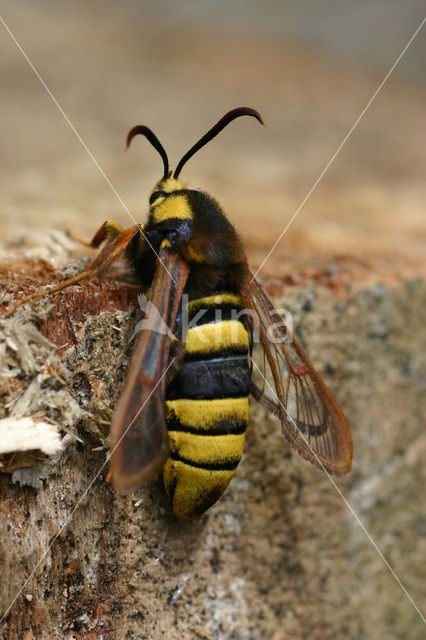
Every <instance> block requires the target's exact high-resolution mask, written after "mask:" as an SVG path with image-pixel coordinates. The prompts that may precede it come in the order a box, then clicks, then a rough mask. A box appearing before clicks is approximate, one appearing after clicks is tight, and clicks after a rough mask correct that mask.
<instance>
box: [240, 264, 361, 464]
mask: <svg viewBox="0 0 426 640" xmlns="http://www.w3.org/2000/svg"><path fill="white" fill-rule="evenodd" d="M242 297H243V300H244V302H245V305H246V308H247V309H248V310H250V320H249V322H250V324H251V328H252V330H253V331H254V332H257V333H258V335H259V339H260V343H261V346H262V348H263V351H264V354H265V358H266V361H267V363H268V365H269V368H270V373H271V376H272V384H271V383H269V382H268V380H267V377H265V375H264V372H263V371H262V369H261V368H259V367H258V366H257V365H256V363H255V362H254V361H252V366H253V374H257V375H254V376H253V378H257V379H258V380H259V379H260V380H261V382H260V384H258V383H256V382H253V385H252V394H253V396H254V397H255V398H256V399H257V400H259V402H261V403H262V404H263V405H264V406H265V407H266V408H267V409H268V410H269V411H271V412H272V413H274V414H275V415H277V416H279V418H280V420H281V424H282V427H283V432H284V435H285V436H286V438H287V440H288V441H289V442H290V444H291V445H292V446H293V447H294V448H295V449H296V450H297V451H298V452H299V453H300V454H301V455H302V456H303V457H304V458H306V459H307V460H309V461H310V462H312V463H313V464H316V465H317V466H320V467H324V468H325V469H326V470H327V471H328V472H329V473H333V474H336V475H343V474H345V473H347V472H348V471H349V470H350V468H351V462H352V438H351V435H350V432H349V427H348V424H347V422H346V419H345V417H344V415H343V413H342V410H341V409H340V407H339V406H338V404H337V402H336V400H335V399H334V398H333V396H332V395H331V393H330V391H329V390H328V389H327V387H326V386H325V384H324V382H323V381H322V379H321V378H320V376H319V374H318V373H317V372H316V371H315V369H314V367H313V366H312V364H311V363H310V362H309V360H308V358H307V356H306V355H305V353H304V352H303V350H302V348H301V347H300V345H299V344H298V343H297V342H296V340H294V338H293V337H292V336H291V335H290V334H289V332H288V331H287V327H286V325H285V324H284V322H283V319H282V317H281V316H280V314H279V313H278V312H277V311H276V309H275V308H274V307H273V305H272V303H271V302H270V300H269V299H268V297H267V295H266V293H265V292H264V291H263V289H262V287H261V286H260V285H259V283H258V282H257V281H256V280H255V279H254V278H252V276H251V274H249V277H248V279H247V281H246V283H245V284H244V286H243V290H242Z"/></svg>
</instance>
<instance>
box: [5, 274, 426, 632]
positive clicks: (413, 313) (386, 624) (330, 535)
mask: <svg viewBox="0 0 426 640" xmlns="http://www.w3.org/2000/svg"><path fill="white" fill-rule="evenodd" d="M80 268H81V265H80ZM333 273H334V274H335V276H334V281H333V282H334V284H333V285H332V283H331V281H330V280H329V279H328V280H327V279H324V278H323V277H322V276H321V274H320V273H319V271H318V270H316V268H315V265H312V269H311V273H310V276H309V277H307V276H306V270H305V272H304V274H303V276H302V275H301V274H300V273H299V274H298V277H296V278H295V281H297V283H298V284H297V285H296V286H295V285H294V284H293V285H289V284H288V279H287V285H284V284H283V282H284V281H285V278H283V279H281V280H280V281H276V280H275V281H274V282H272V281H266V282H265V283H264V284H265V286H266V287H267V289H268V290H269V292H270V293H271V294H275V298H276V300H275V301H276V303H277V306H279V307H280V308H282V303H284V306H285V308H286V309H288V310H289V311H290V312H291V314H292V317H293V320H294V328H295V331H296V335H297V337H298V338H299V340H300V341H301V342H302V345H303V346H304V347H305V348H306V350H307V352H308V354H309V356H310V358H311V359H312V361H313V362H314V364H315V365H316V367H317V369H318V370H319V372H320V373H321V374H322V375H323V376H324V378H325V380H326V382H327V383H328V385H329V386H330V388H331V390H332V391H333V393H334V394H335V395H336V397H337V399H338V401H339V402H340V403H341V406H342V408H343V410H344V412H345V414H346V416H347V418H348V421H349V423H350V426H351V428H352V433H353V437H354V467H353V471H352V473H351V475H350V476H349V477H348V478H346V479H344V480H339V481H337V482H336V484H334V480H332V479H330V478H328V477H327V476H326V475H325V474H324V473H323V472H322V471H321V470H318V469H315V468H312V467H311V466H310V465H308V464H307V463H306V462H304V461H303V460H302V459H300V458H298V456H297V455H296V454H295V453H294V452H293V451H291V450H290V449H289V447H288V446H287V443H286V441H285V439H284V438H283V437H282V435H281V433H280V427H279V424H278V422H277V421H276V420H275V419H273V418H271V417H270V416H269V415H268V414H266V412H265V410H264V409H263V408H261V407H259V406H256V404H255V403H253V405H252V407H251V419H250V425H249V429H248V434H247V445H246V451H245V455H244V457H243V460H242V462H241V464H240V467H239V469H238V471H237V474H236V477H235V478H234V480H233V481H232V483H231V485H230V487H229V489H228V491H227V492H226V494H225V496H224V497H223V498H222V499H221V500H220V501H219V502H218V503H217V504H216V505H215V506H214V507H213V508H212V509H211V510H210V511H209V512H208V513H207V514H206V515H205V516H203V517H202V518H201V519H200V520H199V521H196V522H183V521H178V520H176V519H175V518H174V516H173V515H172V514H171V512H170V508H169V505H168V502H167V498H166V496H165V494H164V490H163V488H162V485H161V481H160V480H159V481H158V482H157V483H154V484H153V485H152V486H150V487H148V488H145V489H143V490H141V491H139V492H137V493H136V494H134V495H130V496H125V497H123V496H120V495H117V494H116V493H115V492H114V491H113V489H112V488H111V486H110V484H109V483H108V481H107V471H108V469H107V465H105V459H106V452H107V440H108V425H109V420H110V416H111V411H112V409H113V407H114V404H115V402H116V401H117V398H118V397H119V394H120V389H121V385H122V382H123V376H124V373H125V370H126V366H127V363H128V359H129V355H130V352H131V347H132V344H131V342H130V337H131V335H132V331H133V328H134V326H135V323H136V322H137V320H138V318H139V316H138V312H137V310H136V292H135V290H134V289H132V288H131V287H125V286H123V285H117V284H114V283H109V282H103V283H102V286H100V285H99V284H98V283H93V282H90V283H89V282H86V283H82V284H81V285H80V286H78V287H74V288H73V289H68V290H66V291H64V292H62V293H60V294H58V295H56V296H54V297H52V298H44V299H42V300H40V301H37V302H35V303H34V304H29V305H27V307H25V309H21V310H19V311H17V312H16V313H15V315H14V316H12V317H11V318H10V319H2V320H1V330H2V334H1V339H2V343H1V349H2V389H1V391H2V400H3V402H2V415H1V417H2V418H4V417H6V416H12V417H13V416H14V417H15V418H16V419H18V418H21V417H22V416H23V415H26V416H32V417H34V418H36V419H38V418H39V417H40V416H41V415H42V416H43V417H44V418H45V419H46V420H47V421H48V422H51V423H53V424H55V425H57V426H58V428H59V430H60V434H61V437H62V438H65V441H64V442H63V450H62V451H60V452H58V453H57V454H55V455H54V456H53V457H48V456H46V455H44V454H42V453H40V452H37V451H21V452H19V453H16V454H13V455H12V454H10V453H8V454H4V455H3V456H2V457H1V460H2V462H3V467H2V468H1V469H0V470H2V471H3V473H1V474H0V484H1V506H0V530H1V533H0V561H1V575H2V579H1V583H0V585H1V586H0V598H1V610H2V611H3V612H6V613H7V615H6V618H5V619H4V620H3V621H2V626H1V628H2V637H3V638H4V639H6V638H7V639H13V640H18V639H22V638H25V640H29V639H31V638H37V639H38V640H43V639H45V638H46V639H49V640H51V639H53V638H58V639H59V638H61V639H62V638H66V639H71V638H89V639H90V638H93V639H94V638H97V639H98V638H103V639H107V638H108V639H109V638H111V639H115V638H117V639H119V638H120V639H121V638H141V639H142V638H149V639H150V640H156V639H157V638H163V637H166V638H185V639H186V638H188V639H192V638H220V639H222V638H223V639H225V638H236V639H240V638H241V639H245V638H247V639H250V640H251V639H256V638H262V637H266V638H272V639H273V640H284V639H285V638H290V637H291V638H309V639H310V640H315V639H318V640H320V639H321V640H324V639H328V638H329V639H330V640H331V639H332V638H333V639H335V638H360V637H364V635H365V637H367V636H368V638H369V639H373V640H375V639H376V638H377V640H378V639H379V638H383V637H395V638H397V637H403V636H404V633H406V631H407V630H410V637H420V635H421V633H420V629H421V628H422V627H421V626H420V625H422V621H421V619H420V617H419V615H418V613H417V612H416V610H415V609H414V608H413V607H412V606H411V604H410V602H409V601H408V600H407V599H406V597H405V595H404V593H403V592H402V590H401V587H400V586H399V584H398V583H397V582H396V580H395V579H394V577H393V576H392V575H391V573H390V572H389V570H388V568H387V567H386V566H385V564H384V563H383V560H382V559H381V558H380V556H379V555H378V553H377V551H376V550H375V549H374V548H373V547H372V544H371V541H370V540H369V539H368V538H367V536H366V535H365V532H363V530H362V528H361V527H360V526H359V523H358V522H357V518H356V517H355V516H354V514H353V513H351V511H350V509H349V508H348V505H347V504H346V503H345V499H347V500H348V502H349V503H350V505H351V506H352V507H353V509H354V511H355V512H356V514H357V516H358V517H359V518H360V519H361V521H362V522H363V524H364V525H365V527H366V529H367V530H368V532H369V533H370V534H371V536H372V537H373V539H374V540H375V542H376V543H377V545H378V547H379V548H380V549H381V551H382V552H383V553H384V555H385V556H386V558H387V560H388V561H389V562H390V564H391V565H392V567H393V569H394V570H395V572H396V573H397V575H398V576H399V577H400V578H401V580H402V582H403V583H404V585H405V587H406V588H407V590H408V591H409V593H410V594H411V595H412V597H413V599H414V600H415V601H419V602H421V600H422V596H424V595H425V586H424V580H423V577H422V572H421V567H420V559H421V558H424V557H425V552H426V549H425V537H424V523H425V522H426V512H425V506H424V501H422V500H419V497H420V495H422V494H421V490H422V488H424V479H425V478H424V476H425V471H424V464H423V460H424V455H425V452H426V439H425V436H424V430H423V423H422V413H421V408H422V407H421V402H422V390H421V370H422V368H423V367H424V354H423V353H422V350H421V345H422V340H424V327H423V323H422V322H421V310H422V308H424V302H425V293H426V291H425V286H424V284H423V283H422V282H421V281H414V280H413V281H410V282H405V283H401V284H399V285H398V286H395V287H394V288H388V287H385V286H382V285H377V286H375V287H374V288H370V289H362V288H359V289H355V288H352V289H349V290H348V289H347V287H343V288H342V287H339V286H337V287H336V286H335V285H336V282H338V281H339V277H340V275H341V274H339V273H337V276H336V273H335V271H334V272H333ZM13 274H15V275H13ZM16 274H18V275H16ZM342 277H343V276H342ZM59 278H60V275H59V274H57V273H55V272H54V271H52V270H50V269H48V268H47V267H46V265H45V264H43V263H37V264H34V263H32V264H30V265H28V264H24V263H22V264H21V265H17V264H16V263H15V264H10V265H9V268H8V270H5V271H4V272H3V288H4V290H6V291H7V292H9V294H10V296H9V299H8V296H7V295H5V300H4V306H6V304H7V303H8V302H9V300H10V297H14V296H16V295H22V294H25V293H27V292H28V291H29V290H30V289H31V288H32V287H34V286H40V285H42V284H46V283H49V282H55V281H57V280H58V279H59ZM30 326H31V327H33V329H34V327H35V328H36V330H37V332H38V333H34V331H29V327H30ZM12 332H14V333H13V335H14V336H15V340H13V339H12V338H11V336H12ZM16 336H18V337H17V338H16ZM37 336H39V338H37ZM41 336H44V337H45V338H47V339H48V340H49V342H50V343H52V345H50V344H48V343H47V342H46V341H45V340H43V338H42V337H41ZM37 340H38V341H37ZM423 344H424V342H423ZM31 385H32V386H31ZM29 389H30V391H28V390H29ZM23 397H24V398H26V401H25V402H24V403H23V402H22V398H23ZM18 435H19V434H18ZM0 444H1V443H0ZM342 494H343V495H344V498H343V497H342ZM416 633H417V634H418V635H416Z"/></svg>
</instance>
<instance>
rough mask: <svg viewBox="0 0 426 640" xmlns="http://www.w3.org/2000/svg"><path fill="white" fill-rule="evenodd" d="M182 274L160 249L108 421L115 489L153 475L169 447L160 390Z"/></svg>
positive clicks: (180, 265) (169, 361)
mask: <svg viewBox="0 0 426 640" xmlns="http://www.w3.org/2000/svg"><path fill="white" fill-rule="evenodd" d="M170 276H171V277H170ZM187 276H188V266H187V264H186V262H184V261H183V260H182V259H181V258H180V257H179V256H178V255H177V254H176V253H173V252H171V251H170V250H168V249H162V250H161V251H160V254H159V260H158V262H157V267H156V271H155V274H154V279H153V282H152V287H151V293H150V298H149V302H150V309H151V314H150V315H149V316H148V318H147V323H146V324H145V328H144V325H143V326H142V329H141V331H140V335H139V337H138V339H137V344H136V348H135V351H134V353H133V356H132V359H131V362H130V365H129V371H128V374H127V378H126V381H125V384H124V388H123V392H122V394H121V397H120V400H119V402H118V405H117V407H116V410H115V412H114V416H113V420H112V425H111V445H110V449H111V472H112V480H113V483H114V486H115V487H116V488H117V489H119V490H121V491H126V490H133V489H136V488H138V487H140V486H141V485H142V484H145V483H147V482H150V481H151V480H153V479H154V478H155V477H156V475H157V474H158V473H159V472H160V471H161V469H162V467H163V465H164V462H165V460H166V458H167V455H168V452H169V445H168V436H167V425H166V416H165V395H166V386H167V379H168V375H169V374H170V373H171V371H172V370H173V364H174V357H172V358H171V357H170V356H171V346H172V341H173V339H174V338H173V328H174V326H175V322H176V317H177V313H178V309H179V307H180V302H181V298H182V293H183V290H184V287H185V283H186V279H187Z"/></svg>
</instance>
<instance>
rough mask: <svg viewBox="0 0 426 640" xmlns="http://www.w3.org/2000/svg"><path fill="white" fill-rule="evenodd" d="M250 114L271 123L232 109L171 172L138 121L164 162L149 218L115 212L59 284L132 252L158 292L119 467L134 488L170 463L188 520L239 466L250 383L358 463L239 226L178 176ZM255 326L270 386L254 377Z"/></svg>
mask: <svg viewBox="0 0 426 640" xmlns="http://www.w3.org/2000/svg"><path fill="white" fill-rule="evenodd" d="M243 115H248V116H252V117H255V118H256V119H257V120H258V121H259V122H261V123H262V119H261V117H260V115H259V113H258V112H257V111H255V110H254V109H250V108H248V107H241V108H238V109H234V110H232V111H230V112H229V113H227V114H226V115H225V116H224V117H223V118H222V119H221V120H220V121H219V122H218V123H217V124H216V125H215V126H214V127H213V128H212V129H210V131H208V132H207V133H206V134H205V135H204V136H203V137H202V138H201V139H200V140H199V141H198V142H197V143H196V144H195V145H194V146H193V147H192V148H191V149H190V150H189V151H188V152H187V153H186V154H185V155H184V156H183V158H182V159H181V161H180V162H179V163H178V165H177V168H176V170H175V172H174V174H173V176H171V172H169V167H168V159H167V154H166V152H165V150H164V148H163V147H162V145H161V144H160V142H159V140H158V138H157V137H156V136H155V135H154V134H153V133H152V131H151V130H150V129H148V128H147V127H145V126H137V127H134V128H133V129H132V130H131V131H130V133H129V135H128V139H127V143H128V145H129V144H130V142H131V140H132V139H133V137H134V136H135V135H137V134H142V135H144V136H145V137H146V138H147V139H148V140H149V142H151V144H152V145H153V146H154V147H155V149H156V150H157V151H158V152H159V153H160V155H161V158H162V160H163V165H164V172H163V177H162V178H161V180H159V182H158V183H157V184H156V186H155V187H154V189H153V191H152V192H151V195H150V199H149V202H150V211H149V217H148V221H147V224H146V225H145V226H141V225H137V226H135V227H132V228H130V229H127V230H123V229H121V227H119V226H118V225H116V224H115V223H112V222H110V221H107V222H106V223H105V224H104V225H103V227H101V229H100V230H99V231H98V233H97V234H96V235H95V237H94V239H93V241H92V245H93V246H99V245H100V244H101V242H103V241H104V240H107V244H106V246H105V247H104V249H103V250H102V251H101V253H100V254H99V255H98V257H97V258H96V259H95V260H94V261H93V262H92V264H91V265H90V267H89V269H88V270H87V271H86V272H84V273H83V274H80V275H79V276H76V277H74V278H72V279H70V280H68V281H65V282H64V283H62V285H60V286H58V287H55V288H54V289H51V290H50V292H54V291H56V290H59V289H60V288H63V287H65V286H68V285H69V284H73V283H74V282H76V281H78V280H80V279H83V278H85V277H91V276H96V275H98V276H99V275H102V274H103V273H104V272H105V271H107V270H108V268H109V267H110V265H111V264H112V263H114V262H115V261H116V260H118V259H120V260H122V259H123V257H124V258H125V260H126V261H127V264H128V265H129V268H130V269H131V271H132V273H133V275H134V278H135V280H136V281H137V282H138V284H139V285H140V286H141V288H142V289H143V290H144V291H149V300H150V303H151V308H153V309H155V310H156V312H157V319H156V320H155V321H154V323H153V324H152V323H151V324H150V325H149V326H147V327H146V328H145V329H143V330H142V331H141V332H140V335H139V336H138V340H137V344H136V348H135V351H134V354H133V356H132V360H131V363H130V367H129V371H128V374H127V379H126V382H125V385H124V389H123V392H122V395H121V397H120V400H119V402H118V405H117V408H116V410H115V413H114V417H113V422H112V427H111V470H112V478H113V482H114V484H115V486H116V487H117V488H118V489H119V490H132V489H136V488H138V487H139V486H141V485H142V484H144V483H146V482H150V481H151V480H152V479H154V478H155V477H156V476H157V475H158V474H159V473H160V472H161V470H163V477H164V484H165V488H166V491H167V493H168V495H169V498H170V501H171V504H172V508H173V511H174V513H175V514H176V515H177V516H178V517H180V518H185V519H193V518H197V517H199V516H200V515H201V514H202V513H204V512H205V511H206V510H207V509H208V508H209V507H210V506H211V505H212V504H213V503H214V502H215V501H216V500H217V499H218V498H219V497H220V496H221V495H222V493H223V492H224V491H225V489H226V487H227V486H228V484H229V482H230V480H231V478H232V476H233V475H234V473H235V470H236V467H237V465H238V463H239V461H240V459H241V456H242V453H243V448H244V436H245V430H246V427H247V423H248V412H249V405H248V397H249V394H252V395H253V396H254V397H255V398H256V399H257V400H258V401H260V402H261V403H262V404H263V405H264V406H265V407H266V408H267V409H268V410H269V411H271V412H272V413H274V414H276V415H277V416H278V417H279V419H280V421H281V425H282V428H283V432H284V435H285V436H286V438H287V439H288V441H289V442H290V444H291V445H292V446H293V447H294V448H295V449H296V450H297V451H298V452H299V453H300V454H301V455H302V456H303V457H305V458H306V459H307V460H309V461H310V462H312V463H313V464H317V465H318V466H320V467H322V468H323V469H325V470H326V471H327V472H329V473H334V474H337V475H342V474H344V473H346V472H348V471H349V469H350V466H351V459H352V441H351V436H350V433H349V429H348V426H347V423H346V420H345V418H344V416H343V413H342V411H341V409H340V408H339V406H338V405H337V403H336V401H335V400H334V398H333V397H332V396H331V394H330V392H329V391H328V389H327V388H326V387H325V385H324V383H323V382H322V380H321V378H320V376H319V375H318V374H317V373H316V371H315V369H314V368H313V366H312V365H311V363H310V362H309V360H308V358H307V357H306V355H305V354H304V353H303V351H302V349H301V347H300V346H299V345H298V344H297V342H296V341H295V340H291V339H290V337H289V335H288V333H287V328H286V326H285V324H284V322H283V319H282V318H281V316H280V315H279V314H278V312H277V311H276V310H275V309H274V307H273V306H272V304H271V302H270V301H269V299H268V298H267V296H266V294H265V292H264V291H263V289H262V288H261V286H260V285H259V284H258V283H257V282H256V280H255V279H254V278H253V277H252V275H251V273H250V271H249V268H248V265H247V261H246V257H245V253H244V249H243V246H242V243H241V240H240V238H239V236H238V234H237V233H236V231H235V229H234V227H233V226H232V225H231V223H230V222H229V221H228V220H227V218H226V217H225V215H224V213H223V211H222V210H221V207H220V206H219V204H218V203H217V202H216V201H215V200H214V199H213V198H212V197H211V196H209V195H208V194H206V193H203V192H200V191H196V190H192V189H189V188H188V187H187V186H186V185H185V184H184V183H183V182H181V180H180V178H179V175H180V171H181V169H182V167H183V166H184V164H185V163H186V162H187V160H188V159H189V158H190V157H191V156H192V155H193V154H194V153H195V152H196V151H198V150H199V149H200V148H201V147H202V146H204V145H205V144H206V143H207V142H209V141H210V140H211V139H212V138H213V137H214V136H215V135H217V134H218V133H219V132H220V131H221V130H222V129H223V128H224V127H225V126H226V125H227V124H229V122H231V121H232V120H233V119H235V118H237V117H239V116H243ZM41 295H45V292H40V293H37V294H36V295H33V296H32V298H35V297H40V296H41ZM25 300H26V299H25ZM21 303H22V301H21ZM254 333H256V334H257V335H258V336H259V340H260V344H261V346H262V348H263V351H264V354H265V362H266V363H267V366H268V367H269V373H270V375H271V378H272V384H273V386H271V387H270V389H271V391H272V393H270V392H268V391H267V390H265V389H266V387H265V385H263V386H259V385H257V384H255V382H254V381H253V379H252V370H253V361H252V359H251V351H252V346H253V335H254Z"/></svg>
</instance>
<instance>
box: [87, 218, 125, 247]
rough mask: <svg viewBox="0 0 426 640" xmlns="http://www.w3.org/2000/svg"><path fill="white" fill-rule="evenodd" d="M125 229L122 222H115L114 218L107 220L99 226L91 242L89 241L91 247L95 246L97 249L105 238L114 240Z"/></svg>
mask: <svg viewBox="0 0 426 640" xmlns="http://www.w3.org/2000/svg"><path fill="white" fill-rule="evenodd" d="M123 231H124V229H123V227H122V226H121V224H118V222H115V221H114V220H110V219H109V218H108V220H105V222H104V223H103V225H102V226H101V227H99V229H98V230H97V232H96V233H95V235H94V236H93V238H92V240H91V242H90V243H89V247H93V248H94V249H97V248H98V247H99V246H100V245H101V244H102V243H103V242H104V241H105V240H109V241H110V242H111V240H114V238H116V237H117V236H119V235H120V233H123Z"/></svg>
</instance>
